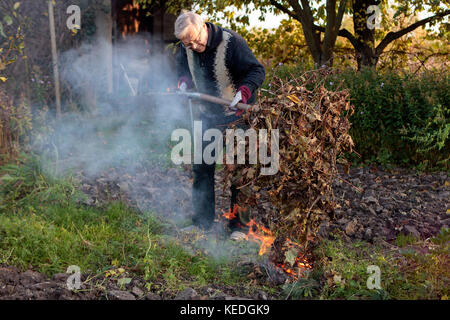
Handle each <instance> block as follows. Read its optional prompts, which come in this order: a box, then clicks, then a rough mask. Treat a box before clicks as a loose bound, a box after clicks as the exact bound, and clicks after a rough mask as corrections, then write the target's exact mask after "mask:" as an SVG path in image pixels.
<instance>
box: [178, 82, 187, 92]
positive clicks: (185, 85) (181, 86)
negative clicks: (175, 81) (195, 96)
mask: <svg viewBox="0 0 450 320" xmlns="http://www.w3.org/2000/svg"><path fill="white" fill-rule="evenodd" d="M178 89H180V91H181V92H186V90H187V84H186V82H182V83H181V84H180V86H179V87H178Z"/></svg>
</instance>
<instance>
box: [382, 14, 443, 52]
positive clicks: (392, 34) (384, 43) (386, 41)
mask: <svg viewBox="0 0 450 320" xmlns="http://www.w3.org/2000/svg"><path fill="white" fill-rule="evenodd" d="M448 14H450V10H446V11H444V12H441V13H438V14H436V15H434V16H431V17H428V18H425V19H422V20H419V21H417V22H415V23H413V24H412V25H410V26H409V27H406V28H404V29H402V30H400V31H396V32H389V33H388V34H387V35H386V37H384V39H383V40H382V41H381V42H380V44H379V45H378V46H377V48H376V49H375V54H376V55H377V56H379V55H380V54H381V53H382V52H383V50H384V49H386V47H387V46H388V44H389V43H391V42H392V41H394V40H396V39H398V38H400V37H402V36H404V35H405V34H407V33H409V32H411V31H413V30H415V29H417V28H418V27H421V26H423V25H425V24H427V23H428V22H431V21H433V20H435V19H437V18H442V17H445V16H446V15H448Z"/></svg>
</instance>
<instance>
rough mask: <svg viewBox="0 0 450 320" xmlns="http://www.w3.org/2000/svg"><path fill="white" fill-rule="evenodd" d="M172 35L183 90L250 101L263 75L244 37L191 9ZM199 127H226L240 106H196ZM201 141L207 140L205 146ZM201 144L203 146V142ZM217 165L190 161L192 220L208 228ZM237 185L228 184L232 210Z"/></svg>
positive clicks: (235, 235) (234, 224)
mask: <svg viewBox="0 0 450 320" xmlns="http://www.w3.org/2000/svg"><path fill="white" fill-rule="evenodd" d="M175 36H176V37H177V38H178V39H180V40H181V43H180V47H179V50H178V55H177V72H178V76H179V81H178V86H179V88H180V89H181V90H186V89H190V88H196V90H197V91H198V92H201V93H206V94H209V95H213V96H218V97H222V98H225V99H228V100H233V102H234V104H235V103H237V102H243V103H248V104H252V103H253V102H255V100H256V91H257V89H258V88H259V87H260V86H261V85H262V84H263V82H264V79H265V70H264V67H263V66H262V65H261V64H260V63H259V62H258V60H257V59H256V58H255V56H254V55H253V53H252V52H251V50H250V49H249V47H248V45H247V43H246V41H245V40H244V39H243V38H242V37H241V36H240V35H238V34H237V33H236V32H234V31H232V30H228V29H225V28H221V27H219V26H216V25H214V24H212V23H208V22H206V23H205V22H204V21H203V19H202V18H201V17H200V16H199V15H198V14H196V13H194V12H183V13H182V14H181V15H180V16H179V17H178V19H177V20H176V22H175ZM200 113H201V115H200V120H201V121H202V127H203V130H206V129H209V128H218V129H224V127H226V125H227V124H229V123H231V122H234V121H236V120H238V119H239V118H240V115H241V113H242V111H241V110H236V109H233V108H230V107H229V108H224V107H223V106H220V105H217V104H211V103H202V105H201V106H200ZM204 146H205V145H204ZM204 146H203V147H204ZM215 167H216V165H215V164H211V165H209V164H206V163H202V164H194V166H193V174H194V183H193V192H192V198H193V205H194V217H193V223H194V225H196V226H199V227H201V228H203V229H209V228H210V227H211V225H212V224H213V221H214V217H215V194H214V171H215ZM237 195H238V190H237V189H236V187H235V186H232V187H231V206H230V208H231V210H233V208H234V205H235V204H236V199H237ZM239 222H240V221H239V216H238V217H237V218H236V219H234V220H231V221H230V224H229V227H230V229H231V231H233V234H232V238H239V236H241V234H242V233H241V234H239V232H237V231H238V230H239V228H240V226H241V225H242V224H241V223H239Z"/></svg>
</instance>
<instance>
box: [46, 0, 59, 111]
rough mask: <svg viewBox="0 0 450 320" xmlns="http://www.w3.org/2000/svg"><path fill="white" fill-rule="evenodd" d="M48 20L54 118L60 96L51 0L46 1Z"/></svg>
mask: <svg viewBox="0 0 450 320" xmlns="http://www.w3.org/2000/svg"><path fill="white" fill-rule="evenodd" d="M48 19H49V23H50V41H51V44H52V60H53V76H54V81H55V96H56V116H57V117H58V118H60V117H61V96H60V91H59V71H58V53H57V51H56V35H55V16H54V13H53V0H48Z"/></svg>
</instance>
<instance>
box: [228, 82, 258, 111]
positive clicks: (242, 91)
mask: <svg viewBox="0 0 450 320" xmlns="http://www.w3.org/2000/svg"><path fill="white" fill-rule="evenodd" d="M251 96H252V93H251V92H250V89H249V88H248V87H247V86H241V87H240V88H239V90H238V92H237V93H236V95H235V96H234V99H233V101H232V102H231V104H230V106H229V109H230V110H232V111H236V116H240V115H241V114H242V113H244V110H240V109H237V108H235V107H236V105H237V104H238V103H239V102H242V103H247V100H248V99H250V97H251Z"/></svg>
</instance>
